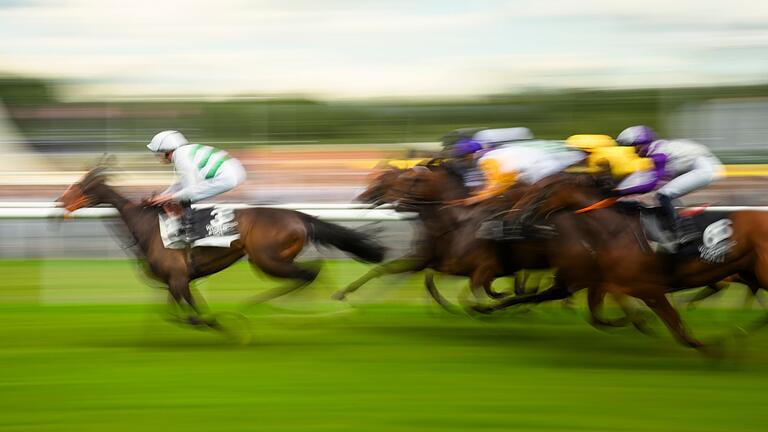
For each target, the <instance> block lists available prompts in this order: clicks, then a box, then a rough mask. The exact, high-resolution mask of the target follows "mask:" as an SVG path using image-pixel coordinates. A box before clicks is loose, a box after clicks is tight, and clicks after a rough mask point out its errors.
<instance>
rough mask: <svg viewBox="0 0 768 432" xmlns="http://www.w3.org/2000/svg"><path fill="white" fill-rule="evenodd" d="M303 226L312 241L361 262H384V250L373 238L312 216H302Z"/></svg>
mask: <svg viewBox="0 0 768 432" xmlns="http://www.w3.org/2000/svg"><path fill="white" fill-rule="evenodd" d="M303 216H304V217H303V219H304V225H305V226H306V227H307V229H308V231H309V238H310V239H312V241H314V242H316V243H320V244H324V245H332V246H335V247H336V248H338V249H340V250H343V251H344V252H349V253H351V254H353V255H354V256H356V257H358V258H360V259H361V260H363V261H367V262H374V263H378V262H381V261H383V260H384V252H386V248H385V247H384V246H382V245H381V244H380V243H379V242H378V241H377V240H376V239H375V238H373V236H371V235H368V234H365V233H362V232H359V231H355V230H353V229H350V228H346V227H343V226H341V225H336V224H332V223H330V222H325V221H322V220H320V219H318V218H316V217H314V216H310V215H303Z"/></svg>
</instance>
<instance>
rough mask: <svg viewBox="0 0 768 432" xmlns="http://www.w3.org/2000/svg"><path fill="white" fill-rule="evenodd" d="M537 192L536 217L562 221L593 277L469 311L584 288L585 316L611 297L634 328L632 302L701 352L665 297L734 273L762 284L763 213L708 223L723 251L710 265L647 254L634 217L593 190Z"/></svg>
mask: <svg viewBox="0 0 768 432" xmlns="http://www.w3.org/2000/svg"><path fill="white" fill-rule="evenodd" d="M538 194H539V196H538V197H536V198H535V199H533V200H532V201H536V202H538V203H539V208H538V209H537V211H536V212H537V215H538V217H541V218H547V219H550V220H552V221H556V220H560V221H567V223H568V224H570V225H569V226H570V228H569V230H570V233H571V235H576V236H577V237H580V238H581V241H582V242H583V243H584V245H585V246H586V247H588V248H589V250H590V251H591V253H592V255H593V256H594V262H595V264H596V266H597V267H596V271H597V272H598V277H597V278H595V281H593V282H594V283H593V284H588V285H587V286H580V287H573V286H571V287H569V286H567V284H566V285H557V284H556V285H555V286H553V287H552V288H551V289H549V290H547V291H545V292H542V293H538V294H534V295H530V296H523V297H519V298H512V299H505V300H502V301H500V302H499V303H497V304H496V305H493V306H490V307H482V306H478V307H476V310H478V311H481V312H489V311H494V310H499V309H503V308H506V307H509V306H512V305H516V304H523V303H538V302H541V301H546V300H554V299H558V298H564V297H567V296H568V295H570V293H571V292H573V291H574V290H575V289H579V288H588V304H589V308H590V311H591V313H592V314H593V315H595V314H596V313H597V309H599V308H600V306H601V305H602V302H603V299H604V297H605V296H606V295H611V296H612V297H613V298H614V299H615V300H616V301H617V303H618V304H619V306H620V307H621V308H622V309H623V310H624V311H625V313H627V315H628V317H629V318H630V319H632V320H633V323H634V324H636V325H637V326H639V325H641V324H640V323H638V322H637V321H635V320H637V318H638V316H637V314H636V311H634V310H633V309H632V308H631V307H630V306H629V304H628V297H635V298H637V299H639V300H641V301H642V302H643V303H645V304H646V305H647V306H648V307H649V308H650V309H651V310H652V311H653V312H654V313H655V314H656V315H658V316H659V317H660V318H661V319H662V321H663V322H664V323H665V324H666V326H667V327H668V328H669V330H670V331H671V332H672V334H673V335H674V336H675V337H676V338H677V340H678V341H679V342H681V343H683V344H684V345H687V346H689V347H692V348H704V345H703V344H702V343H701V342H700V341H699V340H697V339H696V338H694V337H693V336H692V335H691V334H690V333H689V331H688V330H687V329H686V327H685V325H684V323H683V322H682V320H681V318H680V315H679V314H678V312H677V311H676V310H675V308H674V307H673V306H672V305H671V304H670V302H669V300H668V299H667V297H666V294H667V293H670V292H673V291H678V290H682V289H689V288H696V287H701V286H705V285H714V284H716V283H717V282H719V281H721V280H723V279H726V278H728V277H730V276H731V275H734V274H736V275H738V277H739V278H740V279H741V280H743V281H746V282H747V284H748V285H749V286H750V289H751V290H752V291H753V292H754V291H756V289H758V287H765V286H768V213H765V212H758V211H737V212H733V213H731V214H728V215H727V218H723V219H721V220H720V221H718V222H717V224H712V225H710V226H716V227H718V230H720V231H727V232H725V233H722V232H721V234H726V235H725V236H723V237H724V241H726V243H725V244H726V245H727V250H723V254H722V255H720V256H719V257H718V258H717V259H715V260H712V259H704V257H701V256H681V255H670V254H668V253H660V252H654V251H653V250H651V249H649V247H648V242H647V240H646V239H645V237H644V236H645V234H644V232H645V230H644V228H643V222H642V220H641V216H640V214H639V212H636V211H635V212H630V211H627V210H626V209H623V208H621V207H619V206H617V205H614V201H613V200H605V198H604V196H603V195H602V194H601V192H600V191H599V190H598V189H597V188H596V187H594V185H588V184H586V183H584V182H576V181H571V182H568V181H564V182H560V183H557V184H553V185H552V186H551V187H549V188H547V189H546V190H540V191H538ZM726 220H727V222H725V223H722V221H726ZM562 228H563V227H558V231H560V232H562V231H563V229H562ZM705 233H706V231H705ZM705 235H706V234H705ZM726 237H727V238H726ZM559 267H560V269H559V271H564V270H565V271H570V272H572V273H579V272H581V271H583V269H579V268H578V266H574V265H573V263H568V262H563V263H561V264H560V266H559Z"/></svg>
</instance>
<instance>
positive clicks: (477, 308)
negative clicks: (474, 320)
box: [469, 304, 496, 315]
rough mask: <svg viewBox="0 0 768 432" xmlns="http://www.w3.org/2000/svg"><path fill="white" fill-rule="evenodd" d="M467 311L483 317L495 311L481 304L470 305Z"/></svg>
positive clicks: (491, 307)
mask: <svg viewBox="0 0 768 432" xmlns="http://www.w3.org/2000/svg"><path fill="white" fill-rule="evenodd" d="M469 309H470V310H471V311H473V312H477V313H481V314H485V315H488V314H490V313H493V312H494V311H495V310H496V309H494V307H493V306H488V305H482V304H476V305H472V306H470V308H469Z"/></svg>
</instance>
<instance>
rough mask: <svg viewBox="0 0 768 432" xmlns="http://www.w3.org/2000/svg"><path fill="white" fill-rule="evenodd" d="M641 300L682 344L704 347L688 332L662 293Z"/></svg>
mask: <svg viewBox="0 0 768 432" xmlns="http://www.w3.org/2000/svg"><path fill="white" fill-rule="evenodd" d="M641 300H642V301H643V302H645V304H647V305H648V307H650V308H651V310H653V311H654V312H655V313H656V315H658V316H659V318H661V319H662V320H663V321H664V324H666V325H667V328H669V331H670V332H672V334H673V335H674V336H675V337H677V340H678V341H680V342H681V343H682V344H684V345H687V346H689V347H691V348H697V349H699V348H703V347H704V344H702V343H701V342H699V341H698V340H697V339H696V338H694V337H693V336H691V335H690V334H689V333H688V330H686V328H685V325H684V324H683V321H682V320H681V319H680V314H678V313H677V311H676V310H675V308H673V307H672V305H671V304H670V303H669V300H668V299H667V297H666V296H665V295H664V294H657V295H654V296H652V297H645V298H641Z"/></svg>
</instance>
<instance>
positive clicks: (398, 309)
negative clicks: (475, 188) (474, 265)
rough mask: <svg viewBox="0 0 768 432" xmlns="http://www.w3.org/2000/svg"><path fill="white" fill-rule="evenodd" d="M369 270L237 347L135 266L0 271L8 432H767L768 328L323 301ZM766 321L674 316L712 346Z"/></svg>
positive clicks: (215, 289)
mask: <svg viewBox="0 0 768 432" xmlns="http://www.w3.org/2000/svg"><path fill="white" fill-rule="evenodd" d="M364 270H365V267H364V266H361V265H358V264H352V263H347V262H332V263H329V264H328V265H327V268H326V269H325V271H326V273H327V274H326V276H325V277H324V278H322V279H321V280H320V281H318V283H317V285H316V286H313V287H310V288H309V289H308V290H306V291H305V292H303V293H300V294H297V295H295V296H292V298H290V299H287V300H282V301H279V302H276V303H274V304H273V305H270V306H259V307H255V308H253V309H251V310H250V311H249V312H248V313H247V317H248V328H249V329H250V331H251V332H252V334H253V335H254V338H253V340H252V342H251V343H250V344H247V345H237V344H235V343H232V341H231V340H229V339H227V338H226V337H223V336H222V335H221V334H218V333H215V332H211V331H200V330H194V329H189V328H185V327H180V326H177V325H174V324H171V323H169V322H167V321H165V320H164V319H163V318H164V305H163V298H164V297H163V293H162V291H160V290H153V289H150V288H147V287H146V285H144V284H143V283H142V282H141V280H140V279H138V278H137V277H136V275H135V272H134V270H133V269H132V266H131V264H130V263H128V262H124V261H4V262H0V271H1V272H2V274H3V275H4V287H3V290H2V294H0V301H2V304H0V430H8V431H91V430H98V431H123V430H125V431H136V430H139V431H155V430H183V431H240V430H249V431H250V430H263V431H293V430H313V431H316V430H324V431H339V430H354V431H369V430H370V431H392V430H398V431H400V430H413V431H432V430H434V431H438V430H439V431H444V430H457V431H466V430H489V431H491V430H536V431H571V430H584V431H649V430H654V431H666V430H669V431H697V432H698V431H736V430H739V431H742V430H743V431H762V430H765V425H766V423H767V422H768V411H767V410H765V409H764V406H763V405H764V402H763V400H762V396H763V395H764V394H765V387H766V384H768V370H766V367H765V364H766V361H768V334H763V333H757V334H755V335H752V336H750V337H746V338H739V339H727V340H726V342H724V344H723V349H724V352H725V355H724V356H723V357H722V358H718V359H713V358H706V357H703V356H701V355H699V354H697V353H695V352H692V351H690V350H686V349H684V348H681V347H679V346H677V345H676V344H675V343H674V342H673V341H672V340H671V339H670V338H669V337H668V335H667V334H666V332H665V330H664V329H663V328H662V327H661V326H660V325H659V324H658V323H657V324H656V325H655V328H656V329H657V330H658V333H659V337H657V338H648V337H645V336H642V335H639V334H638V333H636V332H634V331H632V330H630V329H620V330H617V331H613V332H610V333H603V332H598V331H596V330H594V329H592V328H591V327H590V326H589V325H588V324H586V323H585V321H584V319H583V311H582V310H581V309H580V308H577V310H575V311H573V310H566V309H563V308H562V307H561V306H560V305H559V304H558V305H550V306H544V307H539V308H536V309H533V310H531V311H529V312H527V313H522V312H518V313H510V314H507V315H505V316H501V317H496V318H494V319H486V320H476V319H472V318H469V317H454V316H449V315H447V314H445V313H442V312H441V311H439V310H437V309H435V308H434V307H433V306H431V305H430V304H429V303H428V302H426V301H425V300H424V297H423V295H422V293H421V289H420V287H419V281H418V279H416V278H390V279H387V280H385V281H383V282H379V283H377V284H373V286H371V287H370V288H369V289H368V290H367V291H365V292H364V291H362V290H361V292H360V293H359V295H358V296H355V297H353V298H352V299H351V303H352V305H350V304H338V303H332V302H329V301H327V300H326V298H327V294H328V293H329V292H330V291H331V290H332V289H333V288H336V287H338V286H341V285H342V284H343V283H346V282H348V281H349V280H351V279H352V278H353V277H354V276H356V275H357V274H359V273H360V272H362V271H364ZM446 282H447V281H441V283H443V284H444V285H445V283H446ZM270 284H272V282H270V281H267V280H265V279H264V278H261V277H254V276H253V275H252V274H251V271H250V269H249V268H247V266H244V265H237V266H235V267H234V268H232V269H231V270H229V271H226V272H224V273H222V274H220V275H217V276H214V277H212V278H210V280H208V281H206V282H204V283H203V284H201V285H200V286H199V287H198V289H199V290H200V291H201V293H202V294H203V295H205V296H206V298H207V299H208V300H209V302H210V307H211V310H235V309H237V308H239V307H240V305H241V304H242V301H243V300H245V299H246V298H247V297H248V296H249V295H251V294H255V293H256V292H258V290H259V289H263V288H264V287H266V286H268V285H270ZM450 285H454V287H451V288H450V289H448V290H447V292H448V293H449V294H455V291H456V288H455V285H457V283H453V284H450ZM365 289H366V288H363V290H365ZM739 294H740V293H734V294H732V295H733V296H734V297H738V295H739ZM727 300H728V299H726V300H725V301H727ZM723 301H724V300H713V302H712V304H715V303H717V302H723ZM577 303H578V304H580V303H581V302H577ZM758 316H760V315H759V312H757V311H745V310H740V309H732V308H703V309H699V310H695V311H692V312H687V313H685V315H684V317H685V319H686V320H687V321H688V322H689V324H690V326H691V327H692V328H693V329H694V331H695V332H696V334H697V335H699V336H701V337H702V338H704V339H709V340H712V339H713V338H715V337H718V336H719V335H724V334H728V333H729V332H731V331H732V330H733V329H734V327H735V326H736V325H740V324H744V323H746V322H749V321H750V320H752V319H756V318H757V317H758Z"/></svg>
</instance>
